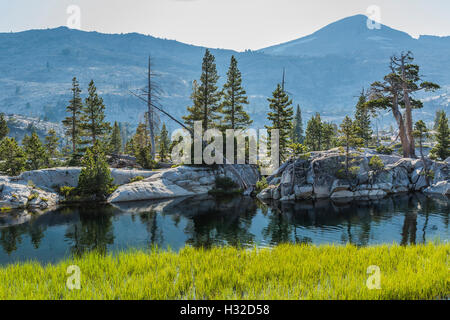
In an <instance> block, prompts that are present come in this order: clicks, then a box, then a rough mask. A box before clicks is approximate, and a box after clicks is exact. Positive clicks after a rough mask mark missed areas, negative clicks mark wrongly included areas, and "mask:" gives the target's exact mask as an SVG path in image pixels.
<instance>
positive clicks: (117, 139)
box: [110, 121, 122, 154]
mask: <svg viewBox="0 0 450 320" xmlns="http://www.w3.org/2000/svg"><path fill="white" fill-rule="evenodd" d="M110 149H111V151H112V152H113V153H116V154H119V153H121V151H122V136H121V133H120V128H119V124H118V123H117V121H115V122H114V127H113V131H112V134H111V141H110Z"/></svg>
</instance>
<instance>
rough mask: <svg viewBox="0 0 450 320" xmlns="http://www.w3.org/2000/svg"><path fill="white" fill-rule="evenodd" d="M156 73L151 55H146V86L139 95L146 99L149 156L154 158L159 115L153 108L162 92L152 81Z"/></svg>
mask: <svg viewBox="0 0 450 320" xmlns="http://www.w3.org/2000/svg"><path fill="white" fill-rule="evenodd" d="M156 76H157V74H156V73H155V72H154V71H153V70H152V60H151V56H149V57H148V70H147V86H146V87H145V88H144V89H141V90H140V91H141V95H142V96H145V97H146V101H147V111H146V115H147V116H146V121H145V122H146V123H147V125H148V130H149V136H150V143H151V149H150V153H151V157H152V159H155V154H156V143H155V140H156V139H155V136H156V131H157V127H158V124H159V116H158V114H157V113H156V112H155V110H154V105H157V104H158V105H159V97H160V95H161V93H162V90H161V89H160V87H159V86H158V84H157V83H156V81H154V78H155V77H156Z"/></svg>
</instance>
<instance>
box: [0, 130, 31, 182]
mask: <svg viewBox="0 0 450 320" xmlns="http://www.w3.org/2000/svg"><path fill="white" fill-rule="evenodd" d="M0 160H2V161H0V171H2V172H4V173H5V174H7V175H9V176H17V175H19V174H20V173H22V171H24V170H25V165H26V156H25V152H24V151H23V149H22V148H21V147H20V146H19V145H18V144H17V142H16V139H14V138H8V137H5V138H3V139H2V141H1V143H0Z"/></svg>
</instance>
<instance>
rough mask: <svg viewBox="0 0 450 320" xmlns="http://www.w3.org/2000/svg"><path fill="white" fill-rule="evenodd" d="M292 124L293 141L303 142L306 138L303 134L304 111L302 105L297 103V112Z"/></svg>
mask: <svg viewBox="0 0 450 320" xmlns="http://www.w3.org/2000/svg"><path fill="white" fill-rule="evenodd" d="M293 122H294V123H293V125H292V136H291V139H292V142H293V143H300V144H302V143H303V141H304V140H305V137H304V136H303V120H302V111H301V110H300V106H299V105H297V110H296V112H295V117H294V121H293Z"/></svg>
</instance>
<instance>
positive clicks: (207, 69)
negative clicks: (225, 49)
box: [183, 49, 221, 130]
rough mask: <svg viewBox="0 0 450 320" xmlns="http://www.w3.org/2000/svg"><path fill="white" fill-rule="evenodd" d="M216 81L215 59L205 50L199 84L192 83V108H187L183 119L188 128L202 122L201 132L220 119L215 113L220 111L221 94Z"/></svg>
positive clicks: (217, 76)
mask: <svg viewBox="0 0 450 320" xmlns="http://www.w3.org/2000/svg"><path fill="white" fill-rule="evenodd" d="M218 80H219V75H218V74H217V70H216V64H215V58H214V56H213V55H212V54H211V53H210V52H209V50H208V49H206V52H205V56H204V57H203V63H202V75H201V77H200V82H201V84H200V85H198V86H197V84H196V83H194V85H193V90H192V95H191V98H192V102H193V106H191V107H188V108H187V110H188V112H189V114H188V115H187V116H184V117H183V119H184V121H185V122H186V124H187V125H188V126H189V127H191V128H193V124H194V121H202V125H203V130H207V129H209V128H213V127H215V126H217V120H219V119H220V116H219V115H218V114H217V113H218V112H219V111H220V104H219V102H220V98H221V92H220V91H218V89H217V81H218Z"/></svg>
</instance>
